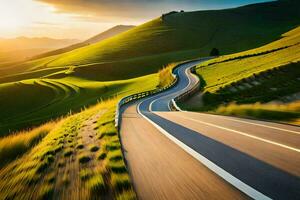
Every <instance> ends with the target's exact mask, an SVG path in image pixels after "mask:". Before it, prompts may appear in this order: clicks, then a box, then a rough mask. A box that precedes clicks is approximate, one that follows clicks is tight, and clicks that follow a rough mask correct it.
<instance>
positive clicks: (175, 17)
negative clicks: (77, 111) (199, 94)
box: [0, 0, 300, 82]
mask: <svg viewBox="0 0 300 200" xmlns="http://www.w3.org/2000/svg"><path fill="white" fill-rule="evenodd" d="M299 4H300V3H299V2H298V1H291V0H290V1H275V2H268V3H260V4H253V5H248V6H243V7H239V8H233V9H226V10H211V11H196V12H180V13H171V14H168V15H165V16H164V17H161V18H158V19H155V20H152V21H150V22H148V23H145V24H143V25H140V26H138V27H135V28H133V29H131V30H129V31H127V32H125V33H122V34H119V35H117V36H115V37H113V38H110V39H106V40H104V41H102V42H99V43H96V44H93V45H89V46H87V47H83V48H79V49H76V50H73V51H71V52H67V53H64V54H60V55H56V56H51V57H48V58H43V59H40V60H34V61H30V62H27V63H23V64H21V65H16V66H10V67H9V68H6V69H5V70H2V71H0V75H2V76H4V75H5V76H7V75H10V76H11V75H12V74H16V73H24V72H27V73H29V74H27V75H26V77H30V73H32V74H31V78H36V77H39V73H36V72H35V71H36V70H41V69H43V70H50V69H51V72H52V71H53V69H54V68H55V69H56V72H59V71H60V70H65V69H66V68H67V67H69V66H74V68H73V69H74V70H73V71H74V75H76V76H79V77H82V78H88V79H93V80H100V81H109V80H121V79H128V78H133V77H138V76H142V75H145V74H149V73H153V72H156V71H157V69H159V68H160V67H161V66H162V65H164V64H167V63H170V62H174V61H179V60H185V59H190V58H195V57H199V56H207V55H208V53H209V51H210V50H211V48H213V47H217V48H218V49H219V50H220V51H221V53H222V54H229V53H234V52H239V51H243V50H247V49H251V48H255V47H259V46H261V45H264V44H267V43H269V42H271V41H274V40H276V39H278V38H280V36H281V34H283V33H285V32H287V31H288V30H290V29H292V28H295V27H296V26H297V25H299V20H300V5H299ZM43 72H45V71H43ZM62 75H64V74H63V73H62ZM69 75H70V74H68V76H69ZM21 77H22V76H21ZM21 77H20V75H18V79H19V78H21ZM11 79H13V78H9V80H11ZM6 80H8V79H7V78H6V79H3V80H0V81H1V82H5V81H6Z"/></svg>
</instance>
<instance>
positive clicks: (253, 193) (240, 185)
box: [137, 102, 271, 200]
mask: <svg viewBox="0 0 300 200" xmlns="http://www.w3.org/2000/svg"><path fill="white" fill-rule="evenodd" d="M141 103H142V102H140V103H139V104H138V105H137V112H138V113H139V115H141V116H142V117H143V118H144V119H145V120H147V121H148V122H149V123H151V124H152V125H153V126H154V127H155V128H157V129H158V130H159V131H160V132H161V133H162V134H163V135H165V136H166V137H167V138H169V139H170V140H171V141H172V142H174V143H175V144H177V145H178V146H179V147H180V148H182V149H183V150H184V151H185V152H187V153H188V154H190V155H191V156H192V157H194V158H195V159H196V160H198V161H199V162H201V163H202V164H203V165H204V166H206V167H207V168H208V169H210V170H211V171H213V172H214V173H215V174H217V175H218V176H220V177H221V178H222V179H224V180H225V181H226V182H228V183H230V184H231V185H233V186H234V187H235V188H237V189H238V190H240V191H241V192H243V193H245V194H246V195H248V196H249V197H251V198H253V199H257V200H271V198H269V197H268V196H266V195H264V194H263V193H261V192H259V191H257V190H255V189H254V188H252V187H251V186H249V185H247V184H246V183H244V182H242V181H241V180H239V179H238V178H236V177H234V176H233V175H231V174H230V173H228V172H227V171H225V170H224V169H222V168H221V167H219V166H218V165H216V164H215V163H213V162H211V161H210V160H208V159H207V158H205V157H204V156H202V155H201V154H200V153H198V152H196V151H195V150H193V149H192V148H190V147H189V146H187V145H186V144H184V143H183V142H181V141H180V140H178V139H177V138H175V137H174V136H172V135H171V134H170V133H168V132H167V131H166V130H165V129H163V128H162V127H161V126H159V125H158V124H156V123H155V122H153V121H152V120H151V119H149V118H148V117H146V116H145V115H144V114H142V112H141V111H140V104H141Z"/></svg>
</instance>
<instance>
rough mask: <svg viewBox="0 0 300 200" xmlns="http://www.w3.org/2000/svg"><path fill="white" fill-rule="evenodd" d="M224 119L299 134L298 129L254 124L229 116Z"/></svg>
mask: <svg viewBox="0 0 300 200" xmlns="http://www.w3.org/2000/svg"><path fill="white" fill-rule="evenodd" d="M222 119H223V118H222ZM224 119H226V120H230V121H235V122H241V123H245V124H251V125H255V126H261V127H265V128H270V129H275V130H279V131H285V132H290V133H295V134H299V135H300V132H299V131H293V130H288V129H284V128H278V127H274V126H268V125H264V124H256V123H253V122H248V121H244V120H239V119H232V118H229V117H224Z"/></svg>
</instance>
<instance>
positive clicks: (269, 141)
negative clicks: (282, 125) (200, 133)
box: [179, 116, 300, 153]
mask: <svg viewBox="0 0 300 200" xmlns="http://www.w3.org/2000/svg"><path fill="white" fill-rule="evenodd" d="M179 117H181V118H184V119H187V120H192V121H195V122H198V123H201V124H205V125H208V126H212V127H216V128H219V129H223V130H226V131H229V132H234V133H237V134H239V135H243V136H246V137H250V138H252V139H256V140H259V141H262V142H265V143H268V144H273V145H276V146H279V147H282V148H285V149H288V150H292V151H296V152H298V153H300V149H297V148H294V147H290V146H287V145H284V144H280V143H278V142H274V141H271V140H267V139H263V138H260V137H257V136H254V135H250V134H248V133H245V132H242V131H237V130H234V129H230V128H226V127H223V126H219V125H215V124H212V123H208V122H203V121H201V120H197V119H193V118H189V117H184V116H179Z"/></svg>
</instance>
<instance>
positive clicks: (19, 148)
mask: <svg viewBox="0 0 300 200" xmlns="http://www.w3.org/2000/svg"><path fill="white" fill-rule="evenodd" d="M56 123H57V122H56V121H51V122H48V123H46V124H44V125H41V126H39V127H37V128H34V129H32V130H29V131H22V132H18V133H14V134H11V135H9V136H7V137H4V138H1V139H0V161H1V162H0V167H2V166H4V165H5V164H7V163H8V162H10V161H12V160H14V159H16V158H17V157H18V156H21V155H22V154H24V153H25V152H27V151H28V150H29V149H31V148H32V147H33V146H34V145H36V144H37V143H38V142H39V141H40V140H42V139H43V138H44V137H45V136H46V135H47V134H48V133H49V132H50V131H51V130H52V129H53V127H54V126H55V125H56Z"/></svg>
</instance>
